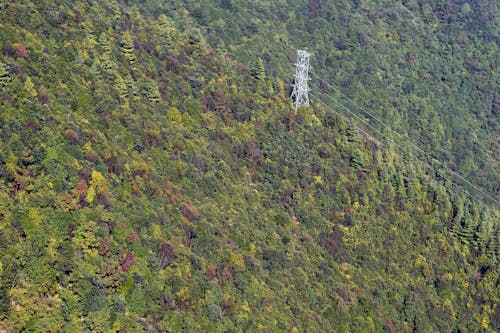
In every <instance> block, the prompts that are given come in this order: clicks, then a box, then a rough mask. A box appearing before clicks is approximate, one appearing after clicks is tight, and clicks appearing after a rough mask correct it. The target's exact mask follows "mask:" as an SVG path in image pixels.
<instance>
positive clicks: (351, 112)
mask: <svg viewBox="0 0 500 333" xmlns="http://www.w3.org/2000/svg"><path fill="white" fill-rule="evenodd" d="M320 94H321V95H323V94H322V93H321V92H320ZM310 95H311V97H313V98H314V99H315V100H316V101H318V102H319V103H320V104H322V105H323V106H325V107H326V108H327V109H328V110H330V111H331V112H334V113H336V114H339V113H338V112H335V111H334V110H333V109H332V108H331V107H330V106H329V105H328V104H327V103H325V102H323V101H322V100H321V99H320V98H319V97H317V96H316V95H314V94H312V93H310ZM327 97H329V98H331V97H330V96H328V95H327ZM331 100H332V101H333V102H334V103H336V104H337V105H338V106H339V107H341V108H342V109H344V110H345V111H347V112H348V113H349V114H351V115H352V116H353V117H354V118H356V119H358V120H359V121H361V122H363V123H364V124H366V125H367V126H368V127H369V128H370V129H372V130H373V131H374V132H377V133H378V134H380V135H381V136H382V137H383V138H385V139H386V140H387V141H389V142H391V143H392V144H394V145H395V146H396V147H398V148H399V149H401V150H402V151H403V152H405V153H407V154H408V155H409V156H411V157H412V158H414V159H415V160H417V161H419V162H420V163H421V164H422V165H423V166H424V167H426V168H427V169H429V170H432V171H435V170H434V167H432V166H431V165H430V164H429V163H428V162H426V161H424V160H422V159H420V158H419V157H418V156H416V155H415V154H413V153H412V152H410V151H409V150H407V149H406V148H404V147H403V146H402V145H400V144H398V143H396V142H395V141H394V140H391V139H389V138H388V137H387V136H386V135H384V134H383V133H382V132H381V131H380V130H378V129H376V128H375V127H373V126H372V125H371V124H370V123H369V122H368V121H367V120H366V119H363V118H361V117H359V116H358V115H357V114H356V113H354V112H353V111H351V110H350V109H349V108H348V107H346V106H345V105H343V104H341V103H340V102H338V101H336V100H334V99H331ZM442 177H443V178H444V179H445V180H447V181H449V182H450V183H452V184H456V185H457V186H458V189H459V190H460V191H461V192H462V193H464V194H465V195H466V196H468V197H470V198H472V199H474V200H476V201H477V202H479V203H483V202H482V200H480V199H479V198H478V197H476V196H475V195H473V194H471V193H469V192H467V191H465V190H464V189H462V188H461V187H460V185H459V184H458V183H456V182H454V181H453V180H451V179H450V178H447V177H445V176H444V175H442ZM445 188H446V187H445ZM446 190H447V191H448V192H450V193H453V194H456V193H454V192H453V191H452V190H451V189H447V188H446ZM483 194H484V193H483ZM487 196H488V195H487ZM489 198H490V199H492V200H493V201H494V202H495V203H498V202H497V201H496V200H495V199H494V198H492V197H491V196H489Z"/></svg>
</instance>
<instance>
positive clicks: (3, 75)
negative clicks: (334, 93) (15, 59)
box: [0, 62, 10, 88]
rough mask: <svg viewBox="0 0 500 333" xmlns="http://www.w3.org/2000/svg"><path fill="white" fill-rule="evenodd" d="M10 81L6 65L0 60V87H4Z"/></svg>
mask: <svg viewBox="0 0 500 333" xmlns="http://www.w3.org/2000/svg"><path fill="white" fill-rule="evenodd" d="M9 82H10V74H9V71H8V69H7V65H5V64H4V63H2V62H0V88H3V87H5V86H6V85H7V84H8V83H9Z"/></svg>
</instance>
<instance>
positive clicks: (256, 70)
mask: <svg viewBox="0 0 500 333" xmlns="http://www.w3.org/2000/svg"><path fill="white" fill-rule="evenodd" d="M252 76H253V77H254V78H255V79H257V80H259V81H263V80H264V79H265V78H266V71H265V69H264V63H263V62H262V59H261V58H260V57H258V58H257V59H255V61H254V63H253V67H252Z"/></svg>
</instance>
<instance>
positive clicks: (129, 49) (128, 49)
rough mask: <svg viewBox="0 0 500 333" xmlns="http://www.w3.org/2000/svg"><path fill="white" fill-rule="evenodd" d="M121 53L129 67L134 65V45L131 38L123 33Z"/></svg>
mask: <svg viewBox="0 0 500 333" xmlns="http://www.w3.org/2000/svg"><path fill="white" fill-rule="evenodd" d="M121 51H122V53H123V55H124V57H125V58H126V59H127V60H128V62H129V63H130V65H134V64H135V61H136V57H135V54H134V43H133V41H132V37H131V36H130V34H129V33H128V32H126V33H124V34H123V36H122V40H121Z"/></svg>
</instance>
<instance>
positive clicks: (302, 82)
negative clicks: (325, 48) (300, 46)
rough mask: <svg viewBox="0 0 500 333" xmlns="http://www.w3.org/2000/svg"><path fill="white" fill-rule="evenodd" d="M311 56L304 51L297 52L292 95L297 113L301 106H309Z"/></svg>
mask: <svg viewBox="0 0 500 333" xmlns="http://www.w3.org/2000/svg"><path fill="white" fill-rule="evenodd" d="M310 56H311V54H310V53H309V52H307V51H304V50H297V63H296V64H295V68H296V70H295V74H294V77H295V84H293V91H292V94H291V95H290V98H291V99H292V102H293V104H294V105H295V111H297V109H298V108H299V107H300V106H309V95H308V92H309V91H310V89H309V84H308V81H309V80H311V78H310V77H309V57H310Z"/></svg>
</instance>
